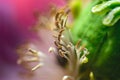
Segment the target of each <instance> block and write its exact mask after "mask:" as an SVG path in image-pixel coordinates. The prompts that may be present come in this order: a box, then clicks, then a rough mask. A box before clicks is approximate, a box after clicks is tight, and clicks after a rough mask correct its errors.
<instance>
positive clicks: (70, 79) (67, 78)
mask: <svg viewBox="0 0 120 80" xmlns="http://www.w3.org/2000/svg"><path fill="white" fill-rule="evenodd" d="M62 80H75V79H74V78H73V77H72V76H64V77H63V79H62Z"/></svg>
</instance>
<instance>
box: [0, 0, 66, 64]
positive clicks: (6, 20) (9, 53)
mask: <svg viewBox="0 0 120 80" xmlns="http://www.w3.org/2000/svg"><path fill="white" fill-rule="evenodd" d="M53 4H55V5H57V6H61V5H64V1H62V0H0V63H10V64H11V63H16V59H17V55H16V48H17V46H18V45H20V44H22V43H23V42H25V41H28V40H30V39H31V38H34V34H33V33H32V32H30V28H31V27H32V25H33V24H34V23H35V18H34V15H33V13H34V11H36V10H38V11H39V12H40V14H46V13H47V12H48V11H49V10H50V6H51V5H53Z"/></svg>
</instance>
